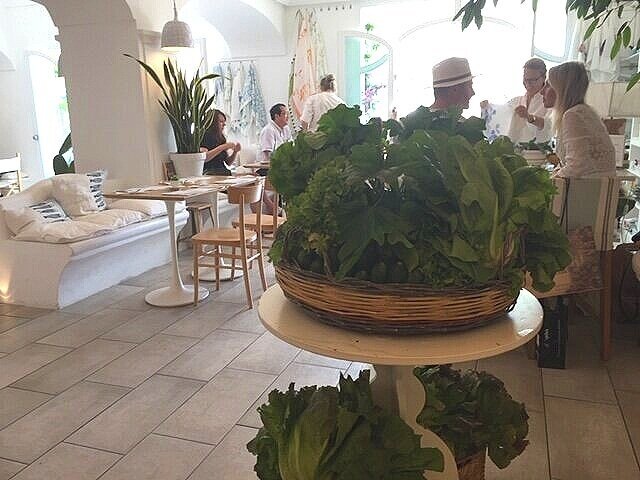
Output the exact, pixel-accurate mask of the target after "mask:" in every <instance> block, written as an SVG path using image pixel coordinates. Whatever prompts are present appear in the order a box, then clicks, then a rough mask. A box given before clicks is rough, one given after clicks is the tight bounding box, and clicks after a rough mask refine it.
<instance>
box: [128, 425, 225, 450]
mask: <svg viewBox="0 0 640 480" xmlns="http://www.w3.org/2000/svg"><path fill="white" fill-rule="evenodd" d="M165 420H166V419H165ZM234 425H235V423H234ZM159 426H160V425H158V427H159ZM158 427H156V428H158ZM231 428H233V427H231ZM229 431H231V429H229ZM228 433H229V432H227V433H225V434H224V437H226V436H227V435H228ZM149 435H157V436H158V437H166V438H173V439H175V440H184V441H185V442H193V443H198V444H200V445H206V446H208V447H214V448H213V449H215V447H217V446H218V445H220V444H221V443H222V440H221V441H220V442H218V443H207V442H203V441H202V440H194V439H192V438H187V437H178V436H176V435H169V434H168V433H159V432H156V431H155V429H154V430H152V431H151V432H149V434H148V435H147V437H148V436H149ZM224 437H222V438H224ZM145 438H146V437H145ZM129 451H131V450H129ZM212 451H213V450H212ZM207 456H208V454H207Z"/></svg>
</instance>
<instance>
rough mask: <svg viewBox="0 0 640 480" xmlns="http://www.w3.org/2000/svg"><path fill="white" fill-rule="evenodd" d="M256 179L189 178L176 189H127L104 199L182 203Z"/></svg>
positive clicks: (166, 187)
mask: <svg viewBox="0 0 640 480" xmlns="http://www.w3.org/2000/svg"><path fill="white" fill-rule="evenodd" d="M257 178H260V177H255V176H253V175H247V176H242V177H229V176H214V175H205V176H202V177H189V178H186V179H184V184H183V185H181V186H178V187H175V186H171V185H164V184H161V185H151V186H148V187H138V188H128V189H125V190H116V191H114V192H110V193H105V194H104V196H105V197H106V198H116V199H117V198H120V199H133V200H165V201H167V200H168V201H176V202H182V201H184V200H188V199H190V198H193V197H198V196H200V195H207V194H211V193H217V192H224V191H225V190H226V189H227V188H229V187H230V186H234V187H235V186H240V185H246V184H249V183H252V182H254V181H255V180H256V179H257Z"/></svg>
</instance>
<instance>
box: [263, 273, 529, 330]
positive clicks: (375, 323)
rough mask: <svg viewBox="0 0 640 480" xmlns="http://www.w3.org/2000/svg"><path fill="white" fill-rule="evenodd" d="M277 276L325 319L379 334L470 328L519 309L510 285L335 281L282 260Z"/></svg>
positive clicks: (291, 293) (290, 292)
mask: <svg viewBox="0 0 640 480" xmlns="http://www.w3.org/2000/svg"><path fill="white" fill-rule="evenodd" d="M276 278H277V280H278V283H279V284H280V287H281V288H282V290H283V292H284V294H285V296H286V297H287V298H288V299H289V300H291V301H292V302H294V303H296V304H298V305H300V306H302V307H303V308H305V309H306V310H308V311H309V312H311V313H312V314H313V315H314V316H315V317H317V318H318V319H320V320H321V321H323V322H326V323H329V324H331V325H336V326H339V327H343V328H349V329H353V330H364V331H368V332H373V333H397V334H412V333H427V332H449V331H457V330H467V329H470V328H474V327H477V326H480V325H484V324H486V323H488V322H490V321H492V320H494V319H496V318H498V317H501V316H502V315H504V313H505V312H507V311H509V310H510V309H511V308H513V305H514V304H515V302H516V299H517V296H516V297H515V298H514V297H513V296H512V295H509V284H508V283H506V282H495V283H493V284H490V285H487V286H485V287H484V288H478V289H472V288H455V289H444V290H442V289H441V290H435V289H432V288H429V287H428V286H425V285H421V284H376V283H371V282H366V281H360V280H350V281H348V282H347V281H345V282H334V281H332V280H330V279H328V278H327V277H326V276H324V275H318V274H316V273H313V272H308V271H303V270H300V269H299V268H297V267H294V266H291V265H287V264H284V263H283V262H281V263H280V264H279V265H277V266H276Z"/></svg>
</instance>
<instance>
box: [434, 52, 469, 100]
mask: <svg viewBox="0 0 640 480" xmlns="http://www.w3.org/2000/svg"><path fill="white" fill-rule="evenodd" d="M432 72H433V90H434V97H435V101H434V102H433V105H431V107H429V109H430V110H431V111H436V110H447V109H449V108H451V107H458V108H461V109H463V110H464V109H465V108H469V100H471V97H473V96H474V95H475V94H476V92H474V91H473V75H471V68H470V67H469V61H468V60H467V59H466V58H460V57H451V58H447V59H446V60H443V61H441V62H440V63H437V64H436V65H434V66H433V69H432Z"/></svg>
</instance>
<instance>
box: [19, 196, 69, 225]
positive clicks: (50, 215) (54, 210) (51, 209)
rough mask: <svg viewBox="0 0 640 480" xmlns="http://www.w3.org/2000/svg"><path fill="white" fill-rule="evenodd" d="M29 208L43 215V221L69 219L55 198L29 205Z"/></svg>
mask: <svg viewBox="0 0 640 480" xmlns="http://www.w3.org/2000/svg"><path fill="white" fill-rule="evenodd" d="M29 208H30V209H31V210H33V211H35V212H36V213H38V214H39V215H40V216H42V221H44V222H48V223H51V222H62V221H64V220H68V219H69V217H68V216H67V214H66V213H65V211H64V209H63V208H62V206H60V204H59V203H58V202H56V201H55V200H54V199H53V198H49V199H47V200H45V201H44V202H40V203H36V204H35V205H29Z"/></svg>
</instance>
